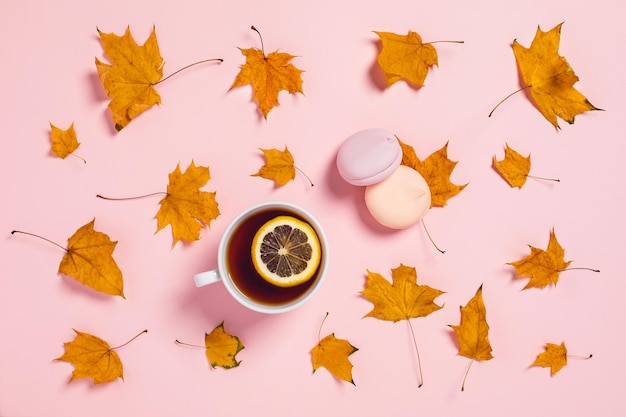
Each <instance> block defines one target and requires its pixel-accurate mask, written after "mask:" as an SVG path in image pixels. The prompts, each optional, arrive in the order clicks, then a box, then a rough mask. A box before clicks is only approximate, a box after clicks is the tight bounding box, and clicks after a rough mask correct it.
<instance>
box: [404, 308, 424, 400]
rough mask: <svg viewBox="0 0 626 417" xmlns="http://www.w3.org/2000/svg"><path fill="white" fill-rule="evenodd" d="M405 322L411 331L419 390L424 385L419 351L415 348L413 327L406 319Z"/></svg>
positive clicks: (415, 341)
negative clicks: (418, 375)
mask: <svg viewBox="0 0 626 417" xmlns="http://www.w3.org/2000/svg"><path fill="white" fill-rule="evenodd" d="M406 322H407V323H408V324H409V330H411V337H412V338H413V346H415V354H416V355H417V368H418V369H419V374H420V383H419V385H418V386H417V388H420V387H421V386H422V385H424V375H422V361H421V360H420V351H419V349H418V348H417V340H416V339H415V332H414V331H413V325H412V324H411V320H410V319H409V318H407V319H406Z"/></svg>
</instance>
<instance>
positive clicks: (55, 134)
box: [50, 123, 80, 159]
mask: <svg viewBox="0 0 626 417" xmlns="http://www.w3.org/2000/svg"><path fill="white" fill-rule="evenodd" d="M50 128H51V129H52V131H51V132H50V139H51V140H52V153H53V154H55V155H56V156H58V157H59V158H61V159H65V158H67V156H68V155H70V154H71V153H72V152H74V151H75V150H76V149H78V146H79V145H80V143H78V139H77V137H76V130H75V129H74V123H72V124H71V125H70V127H69V128H68V129H67V130H62V129H59V128H58V127H56V126H54V125H53V124H52V123H50Z"/></svg>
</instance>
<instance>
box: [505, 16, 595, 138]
mask: <svg viewBox="0 0 626 417" xmlns="http://www.w3.org/2000/svg"><path fill="white" fill-rule="evenodd" d="M561 26H562V23H560V24H558V25H556V26H555V27H554V28H553V29H552V30H550V31H548V32H543V31H542V30H541V28H539V27H537V32H536V34H535V38H534V39H533V41H532V43H531V45H530V48H526V47H524V46H522V45H520V44H519V43H518V42H517V40H514V41H513V53H514V55H515V59H516V61H517V64H518V67H519V70H520V73H521V75H522V79H523V81H524V83H525V84H526V86H527V87H528V90H529V91H530V97H531V98H532V100H533V101H534V103H535V105H536V106H537V108H538V109H539V111H540V112H541V114H542V115H543V117H545V118H546V120H548V121H549V122H550V123H552V125H554V126H555V127H556V128H559V123H558V121H557V116H558V117H560V118H561V119H563V120H565V121H566V122H568V123H574V117H575V116H576V115H577V114H579V113H582V112H585V111H588V110H600V109H599V108H597V107H595V106H594V105H592V104H591V103H590V102H589V100H587V98H586V97H585V96H584V95H582V94H581V93H580V92H579V91H578V90H576V89H575V88H574V84H575V83H576V82H577V81H578V79H579V78H578V76H577V75H576V74H574V70H573V69H572V67H571V66H570V65H569V64H568V62H567V61H566V60H565V58H563V57H562V56H560V55H559V53H558V52H559V43H560V40H561Z"/></svg>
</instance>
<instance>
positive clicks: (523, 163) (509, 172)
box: [493, 143, 530, 188]
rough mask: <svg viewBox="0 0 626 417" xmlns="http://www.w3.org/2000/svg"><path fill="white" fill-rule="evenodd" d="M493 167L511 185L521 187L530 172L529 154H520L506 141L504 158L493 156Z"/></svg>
mask: <svg viewBox="0 0 626 417" xmlns="http://www.w3.org/2000/svg"><path fill="white" fill-rule="evenodd" d="M493 167H494V168H495V169H496V170H497V171H498V172H499V173H500V175H502V178H504V179H505V181H506V182H508V183H509V185H510V186H511V187H518V188H522V187H523V186H524V184H526V179H527V178H528V173H529V172H530V154H529V155H528V156H522V155H521V154H519V153H518V152H517V151H515V150H514V149H512V148H510V147H509V144H508V143H507V144H506V148H505V149H504V159H502V160H501V161H498V160H497V159H496V157H495V156H494V157H493Z"/></svg>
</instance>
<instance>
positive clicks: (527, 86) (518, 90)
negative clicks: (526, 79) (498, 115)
mask: <svg viewBox="0 0 626 417" xmlns="http://www.w3.org/2000/svg"><path fill="white" fill-rule="evenodd" d="M527 88H530V86H529V85H526V86H524V87H521V88H519V89H517V90H516V91H513V92H512V93H511V94H509V95H508V96H506V97H504V98H503V99H502V100H500V102H499V103H498V104H496V106H495V107H494V108H493V109H492V110H491V111H490V112H489V117H491V115H492V114H493V112H494V111H496V109H497V108H498V107H499V106H500V104H502V103H504V102H505V101H506V100H507V99H508V98H509V97H511V96H512V95H514V94H517V93H519V92H520V91H522V90H525V89H527Z"/></svg>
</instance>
